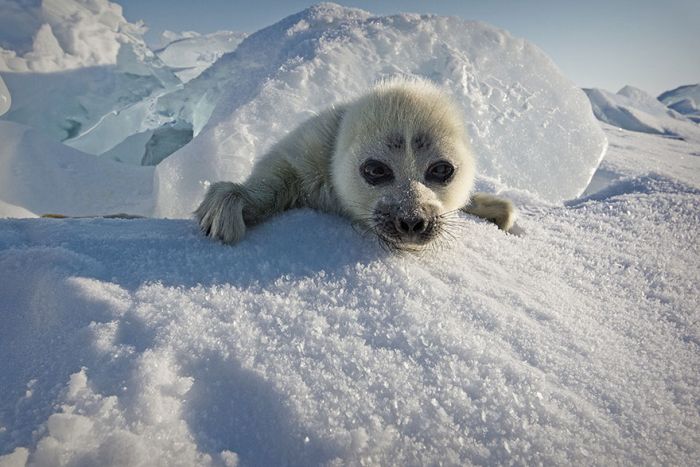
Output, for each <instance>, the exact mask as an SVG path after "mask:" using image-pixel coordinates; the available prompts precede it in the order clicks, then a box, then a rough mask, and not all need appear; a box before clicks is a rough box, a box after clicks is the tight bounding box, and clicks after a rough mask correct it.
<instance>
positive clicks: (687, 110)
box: [658, 84, 700, 123]
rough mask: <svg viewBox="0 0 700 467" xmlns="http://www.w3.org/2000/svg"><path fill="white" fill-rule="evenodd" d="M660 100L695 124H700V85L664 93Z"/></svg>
mask: <svg viewBox="0 0 700 467" xmlns="http://www.w3.org/2000/svg"><path fill="white" fill-rule="evenodd" d="M658 99H659V100H660V101H661V102H663V103H664V104H666V105H667V106H668V107H669V108H671V109H673V110H675V111H676V112H678V113H681V114H683V115H685V116H686V117H688V118H689V119H690V120H692V121H694V122H695V123H700V84H689V85H686V86H679V87H677V88H676V89H672V90H670V91H666V92H664V93H663V94H661V95H660V96H659V97H658Z"/></svg>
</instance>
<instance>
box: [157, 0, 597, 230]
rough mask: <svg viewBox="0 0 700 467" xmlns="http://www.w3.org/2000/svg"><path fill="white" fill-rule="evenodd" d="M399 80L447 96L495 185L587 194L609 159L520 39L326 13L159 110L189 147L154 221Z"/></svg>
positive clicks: (568, 95) (542, 59)
mask: <svg viewBox="0 0 700 467" xmlns="http://www.w3.org/2000/svg"><path fill="white" fill-rule="evenodd" d="M394 75H409V76H414V75H417V76H422V77H426V78H429V79H431V80H433V81H435V82H436V83H438V84H439V85H442V86H443V87H445V89H447V90H448V91H449V92H450V93H451V94H452V95H453V96H454V98H455V100H456V101H457V102H458V104H459V106H460V108H461V109H462V110H463V111H464V116H465V121H466V123H467V125H468V128H469V132H470V134H471V137H472V143H473V146H474V149H475V152H476V154H477V155H478V165H479V169H480V171H481V173H482V174H484V175H486V176H488V177H490V178H492V179H493V180H495V181H496V182H497V183H501V184H503V185H506V186H509V187H511V188H519V189H525V190H529V191H531V192H532V193H535V194H536V195H538V196H541V197H543V198H545V199H549V200H551V201H561V200H563V199H567V198H571V197H574V196H576V195H578V194H580V193H581V192H582V191H583V189H584V188H585V187H586V185H587V184H588V182H589V180H590V177H591V176H592V174H593V171H594V170H595V168H596V167H597V165H598V162H599V161H600V158H601V157H602V155H603V153H604V149H605V137H604V135H603V134H602V132H601V131H600V129H599V127H598V124H597V122H596V121H595V119H594V117H593V115H592V113H591V112H590V104H589V103H588V102H587V100H586V98H585V95H584V94H583V93H582V92H581V91H580V90H579V89H576V88H575V87H574V86H573V84H572V83H571V82H570V81H569V80H568V79H566V78H565V77H563V76H562V75H561V74H560V73H559V71H558V70H557V69H556V67H555V66H554V65H553V64H552V63H551V61H550V60H549V59H548V58H547V57H546V56H545V55H544V54H543V53H542V52H541V51H540V50H539V49H537V48H536V47H534V46H533V45H531V44H529V43H527V42H526V41H524V40H522V39H516V38H513V37H512V36H510V35H509V34H508V33H507V32H505V31H502V30H499V29H496V28H493V27H491V26H488V25H485V24H482V23H476V22H468V21H463V20H460V19H458V18H442V17H436V16H418V15H398V16H391V17H372V16H371V15H370V14H369V13H367V12H364V11H362V10H354V9H347V8H342V7H340V6H338V5H333V4H322V5H318V6H315V7H312V8H310V9H308V10H305V11H303V12H301V13H299V14H297V15H293V16H290V17H288V18H285V19H284V20H282V21H280V22H279V23H277V24H275V25H273V26H270V27H268V28H266V29H263V30H261V31H259V32H257V33H255V34H252V35H251V36H249V37H248V38H246V39H245V40H244V41H243V42H242V43H241V44H240V45H239V46H238V48H237V49H236V50H235V51H234V52H233V53H230V54H227V55H224V56H223V57H222V58H221V59H220V60H219V61H218V62H216V63H215V64H214V65H213V66H212V67H211V68H209V69H208V70H207V71H206V72H205V73H204V74H202V75H201V76H200V77H199V78H197V79H194V80H193V81H191V82H189V83H188V84H187V86H185V88H184V89H183V90H181V91H178V92H174V93H171V94H169V95H167V96H164V97H163V98H162V99H160V100H159V105H160V106H162V107H163V109H162V110H161V113H167V114H177V115H178V117H177V118H178V119H180V120H185V121H187V122H189V123H191V125H192V128H193V132H194V135H195V138H194V140H193V141H192V142H191V143H190V144H188V145H187V146H186V147H184V148H183V149H181V150H180V151H178V152H177V153H175V154H174V155H172V156H170V157H169V158H168V159H167V160H166V161H165V162H163V163H162V164H160V165H159V166H158V168H157V169H156V177H157V178H156V185H157V198H156V208H157V213H158V214H159V215H165V216H173V217H179V216H183V215H185V213H189V212H191V211H192V209H193V208H194V207H195V203H196V202H197V200H198V199H200V198H201V196H202V194H203V191H204V190H205V189H206V186H207V185H208V183H210V182H215V181H218V180H221V179H226V180H241V179H243V178H245V177H246V175H247V174H248V173H249V171H250V169H251V166H252V164H253V163H254V161H255V160H256V159H257V158H258V157H259V156H260V155H261V154H262V153H263V152H264V151H265V150H267V149H268V148H269V147H270V146H271V144H272V143H274V142H275V141H276V140H278V139H279V138H280V137H281V136H283V135H284V134H286V133H287V132H288V131H290V130H291V129H292V128H294V127H295V126H296V125H298V124H299V123H300V122H301V121H303V120H304V119H306V118H308V117H309V116H311V115H313V114H314V113H315V112H318V111H319V110H321V109H323V108H325V107H327V106H329V105H332V104H333V103H335V102H341V101H345V100H348V99H351V98H353V97H354V96H356V95H357V94H359V93H362V92H364V91H365V90H366V89H368V88H369V87H370V86H371V85H372V84H373V83H375V82H376V81H377V80H379V79H382V78H385V77H390V76H394Z"/></svg>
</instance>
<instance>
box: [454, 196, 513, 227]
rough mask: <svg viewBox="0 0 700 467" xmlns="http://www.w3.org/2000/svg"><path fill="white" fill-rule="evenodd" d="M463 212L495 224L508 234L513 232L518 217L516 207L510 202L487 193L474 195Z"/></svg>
mask: <svg viewBox="0 0 700 467" xmlns="http://www.w3.org/2000/svg"><path fill="white" fill-rule="evenodd" d="M462 211H464V212H466V213H467V214H472V215H474V216H477V217H481V218H482V219H486V220H487V221H490V222H493V223H494V224H496V225H497V226H498V228H499V229H501V230H505V231H506V232H510V231H511V228H512V227H513V223H514V222H515V217H516V210H515V206H513V203H512V202H511V201H510V200H508V199H506V198H500V197H498V196H494V195H490V194H487V193H474V194H473V195H472V196H471V200H470V201H469V204H467V205H466V206H464V207H463V208H462ZM520 230H522V229H520Z"/></svg>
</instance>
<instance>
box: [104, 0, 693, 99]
mask: <svg viewBox="0 0 700 467" xmlns="http://www.w3.org/2000/svg"><path fill="white" fill-rule="evenodd" d="M116 1H117V3H119V4H121V5H122V6H123V7H124V16H125V17H126V18H127V19H128V20H129V21H136V20H139V19H142V20H144V22H145V23H146V24H147V25H148V26H149V28H150V31H149V33H148V35H147V39H148V40H149V41H150V42H154V43H155V42H157V41H158V38H159V36H160V33H161V32H162V31H163V30H165V29H170V30H172V31H186V30H194V31H197V32H202V33H206V32H213V31H217V30H232V31H244V32H255V31H257V30H259V29H261V28H263V27H265V26H269V25H271V24H273V23H275V22H277V21H278V20H280V19H282V18H284V17H285V16H288V15H290V14H293V13H296V12H298V11H301V10H303V9H305V8H307V7H308V6H310V5H312V4H313V3H316V2H310V1H303V0H285V1H282V0H256V1H254V2H240V1H235V0H203V1H194V0H116ZM336 3H341V4H342V5H345V6H353V7H358V8H362V9H364V10H367V11H370V12H372V13H375V14H381V15H385V14H393V13H409V12H410V13H435V14H440V15H453V16H459V17H462V18H464V19H469V20H479V21H485V22H487V23H490V24H492V25H494V26H498V27H501V28H503V29H506V30H508V31H510V32H511V33H512V34H513V35H515V36H518V37H524V38H526V39H528V40H530V41H531V42H533V43H535V44H536V45H538V46H539V47H540V48H541V49H543V50H544V51H545V52H546V53H547V54H548V55H549V56H550V57H551V58H552V59H553V60H554V62H555V63H556V64H557V65H558V66H559V68H560V69H561V70H562V71H563V73H564V74H565V75H567V76H568V77H569V78H571V79H572V80H573V81H574V82H575V83H576V84H578V85H579V86H581V87H598V88H603V89H607V90H609V91H617V90H618V89H619V88H621V87H622V86H624V85H626V84H631V85H633V86H636V87H639V88H641V89H644V90H645V91H648V92H650V93H651V94H653V95H658V94H660V93H661V92H663V91H666V90H668V89H672V88H675V87H677V86H680V85H682V84H692V83H698V82H700V0H666V1H663V0H656V1H653V0H607V1H606V0H581V1H571V0H543V1H525V0H521V1H517V0H493V1H486V0H480V1H476V0H471V1H470V0H461V1H460V0H454V1H439V2H438V1H419V0H407V1H374V2H372V1H367V0H347V1H342V2H336Z"/></svg>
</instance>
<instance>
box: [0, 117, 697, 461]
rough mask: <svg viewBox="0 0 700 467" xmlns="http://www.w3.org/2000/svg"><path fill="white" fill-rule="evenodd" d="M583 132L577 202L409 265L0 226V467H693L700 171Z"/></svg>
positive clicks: (123, 230)
mask: <svg viewBox="0 0 700 467" xmlns="http://www.w3.org/2000/svg"><path fill="white" fill-rule="evenodd" d="M607 132H608V137H609V139H610V142H611V144H610V151H609V154H608V156H607V157H606V159H605V161H604V162H603V165H602V166H601V169H600V171H599V172H601V171H602V173H603V174H602V175H601V177H602V179H600V180H598V181H599V182H600V184H601V185H600V186H599V188H600V189H599V190H596V191H595V192H594V193H591V194H590V195H587V196H584V197H583V198H579V199H576V200H574V201H571V202H569V203H567V205H552V204H548V203H546V202H543V201H538V200H537V199H535V198H532V197H527V196H523V197H521V198H517V197H516V201H517V202H518V204H519V206H520V209H521V218H520V220H519V223H520V225H521V227H522V228H523V229H524V230H525V232H526V234H525V235H524V236H514V235H505V234H503V233H502V232H501V231H499V230H497V229H496V228H495V227H494V226H492V225H491V224H488V223H486V222H482V221H479V220H476V219H474V218H470V217H467V216H460V217H459V218H458V219H456V221H455V223H454V226H455V227H454V231H453V237H454V238H452V239H451V240H450V241H449V242H448V243H444V244H442V245H440V248H437V249H435V250H431V251H428V252H425V253H423V254H406V255H402V256H397V255H391V254H388V253H386V252H384V251H383V250H382V249H381V248H380V247H379V246H378V245H377V243H376V242H375V241H373V240H372V239H371V238H368V237H363V236H362V235H361V234H360V233H358V232H356V231H354V230H353V228H352V227H351V225H350V224H349V223H348V222H347V221H346V220H345V219H342V218H339V217H334V216H329V215H324V214H321V213H318V212H313V211H308V210H299V211H293V212H288V213H286V214H284V215H281V216H279V217H276V218H275V219H273V220H272V221H271V222H269V223H267V224H263V225H261V226H259V227H256V228H254V229H251V230H250V231H249V236H248V237H247V238H246V239H245V240H244V241H243V242H242V243H240V244H239V245H237V246H234V247H230V246H224V245H221V244H219V243H217V242H213V241H210V240H209V239H206V238H204V237H203V236H201V235H200V234H199V233H198V231H197V227H196V225H195V224H194V222H193V221H189V220H155V219H154V220H104V219H75V220H52V219H41V220H30V219H26V220H4V221H0V297H1V300H0V320H1V321H2V323H3V326H2V327H0V354H1V355H2V356H3V358H2V359H1V360H0V453H2V454H4V455H5V456H4V457H2V458H0V464H3V463H4V464H5V465H25V463H26V462H28V463H29V464H31V465H40V466H41V465H57V464H61V465H146V464H147V465H236V464H237V463H240V465H319V464H332V465H345V464H358V465H359V464H380V465H415V464H419V465H426V464H438V463H443V464H451V465H465V464H508V463H516V464H538V463H544V464H559V465H561V464H586V465H610V464H613V463H622V464H667V465H668V464H672V465H690V464H692V463H694V462H696V460H697V453H698V450H699V449H700V435H699V433H700V415H699V414H698V411H697V401H698V398H699V397H700V349H699V346H700V326H699V324H698V323H699V322H698V316H697V302H698V283H700V275H699V273H698V268H697V265H698V264H699V261H700V251H699V250H700V242H699V241H698V240H699V239H698V228H699V227H700V214H699V213H700V209H698V207H699V204H700V166H699V164H700V162H699V161H700V158H699V157H697V154H698V151H699V150H700V148H699V147H698V146H697V145H693V144H691V143H688V142H685V141H681V140H675V139H667V138H663V137H661V136H653V135H644V134H639V133H630V132H626V131H623V130H617V129H614V128H612V127H609V128H608V129H607ZM2 173H5V171H4V170H3V171H2ZM680 173H683V177H684V178H679V177H678V176H677V174H680ZM597 179H598V175H596V178H595V179H594V180H597Z"/></svg>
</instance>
